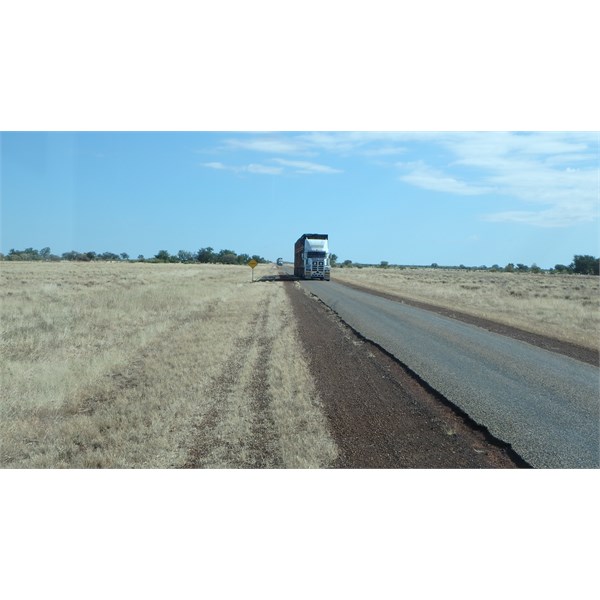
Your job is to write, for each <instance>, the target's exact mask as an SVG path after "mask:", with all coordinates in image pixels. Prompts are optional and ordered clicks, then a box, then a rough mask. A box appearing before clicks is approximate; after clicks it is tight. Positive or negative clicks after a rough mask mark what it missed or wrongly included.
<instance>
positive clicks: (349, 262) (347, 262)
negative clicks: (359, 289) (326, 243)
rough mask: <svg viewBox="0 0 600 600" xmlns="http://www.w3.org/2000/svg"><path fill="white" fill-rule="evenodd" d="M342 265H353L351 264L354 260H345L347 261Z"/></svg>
mask: <svg viewBox="0 0 600 600" xmlns="http://www.w3.org/2000/svg"><path fill="white" fill-rule="evenodd" d="M342 266H343V267H351V266H352V261H351V260H345V261H344V262H343V263H342Z"/></svg>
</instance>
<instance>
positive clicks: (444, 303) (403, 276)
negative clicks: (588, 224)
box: [332, 267, 600, 350]
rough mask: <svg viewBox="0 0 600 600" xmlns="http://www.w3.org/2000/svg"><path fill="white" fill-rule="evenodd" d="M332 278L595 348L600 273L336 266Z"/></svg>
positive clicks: (598, 339) (599, 339)
mask: <svg viewBox="0 0 600 600" xmlns="http://www.w3.org/2000/svg"><path fill="white" fill-rule="evenodd" d="M332 279H335V280H336V281H339V282H340V283H351V284H355V285H360V286H363V287H366V288H369V289H372V290H376V291H379V292H383V293H388V294H392V295H395V296H398V297H399V298H406V299H408V300H414V301H418V302H423V303H426V304H431V305H434V306H439V307H442V308H447V309H451V310H455V311H460V312H462V313H466V314H469V315H472V316H475V317H480V318H483V319H489V320H491V321H495V322H497V323H501V324H505V325H510V326H512V327H517V328H519V329H522V330H524V331H530V332H533V333H537V334H541V335H544V336H548V337H550V338H555V339H557V340H561V341H565V342H571V343H573V344H577V345H579V346H582V347H584V348H590V349H594V350H598V347H599V345H600V277H595V276H587V275H559V274H554V273H505V272H492V271H490V270H487V271H484V270H461V269H440V268H437V269H435V268H419V269H413V268H393V267H388V268H379V267H364V268H339V269H334V271H333V274H332Z"/></svg>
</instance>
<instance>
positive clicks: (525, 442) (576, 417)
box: [301, 281, 600, 468]
mask: <svg viewBox="0 0 600 600" xmlns="http://www.w3.org/2000/svg"><path fill="white" fill-rule="evenodd" d="M301 285H302V286H303V287H304V288H305V289H307V290H308V291H310V292H311V293H313V294H315V295H316V296H317V297H318V298H320V299H321V300H322V301H323V302H324V303H325V304H326V305H328V306H329V307H330V308H331V309H333V310H334V311H335V312H336V313H337V314H338V315H339V316H340V317H341V318H342V319H343V320H344V321H345V322H346V323H348V325H350V326H351V327H352V328H353V329H355V330H356V331H358V332H359V333H360V334H361V335H363V336H364V337H365V338H367V339H369V340H371V341H373V342H375V343H377V344H379V345H380V346H381V347H382V348H384V349H385V350H387V351H388V352H389V353H391V354H393V355H394V356H395V357H396V358H397V359H398V360H400V361H401V362H402V363H403V364H405V365H406V366H408V367H409V368H410V369H412V370H413V371H414V372H415V373H416V374H417V375H419V377H421V378H422V379H423V380H424V381H426V382H427V383H428V384H429V385H430V386H431V387H433V388H434V389H435V390H437V391H438V392H439V393H441V394H442V395H443V396H445V397H446V398H447V399H448V400H450V401H451V402H452V403H454V404H455V405H457V406H459V407H460V408H461V409H462V410H464V411H465V412H466V413H467V414H468V415H469V416H470V417H471V418H472V419H474V420H475V421H476V422H478V423H480V424H481V425H484V426H485V427H487V429H488V430H489V431H490V432H491V433H492V434H493V435H494V436H496V437H497V438H499V439H501V440H503V441H505V442H508V443H509V444H511V445H512V447H513V449H514V450H515V451H516V452H517V453H518V454H519V455H520V456H521V457H522V458H523V459H524V460H526V461H527V462H528V463H529V464H531V465H532V466H534V467H538V468H598V467H599V466H600V415H599V405H600V374H599V370H598V368H597V367H594V366H592V365H589V364H586V363H583V362H579V361H577V360H574V359H572V358H569V357H566V356H562V355H559V354H555V353H552V352H548V351H546V350H543V349H541V348H538V347H536V346H532V345H530V344H527V343H525V342H521V341H518V340H514V339H512V338H509V337H505V336H502V335H499V334H495V333H491V332H489V331H487V330H484V329H481V328H479V327H476V326H474V325H469V324H466V323H463V322H461V321H457V320H454V319H450V318H447V317H443V316H441V315H438V314H435V313H433V312H429V311H426V310H422V309H419V308H415V307H412V306H408V305H405V304H402V303H401V302H394V301H392V300H387V299H385V298H381V297H379V296H375V295H373V294H368V293H365V292H360V291H357V290H354V289H351V288H349V287H346V286H344V285H341V284H339V283H335V282H334V281H330V282H320V281H302V282H301Z"/></svg>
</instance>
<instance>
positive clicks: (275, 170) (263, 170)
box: [245, 164, 283, 175]
mask: <svg viewBox="0 0 600 600" xmlns="http://www.w3.org/2000/svg"><path fill="white" fill-rule="evenodd" d="M245 170H246V171H248V172H249V173H260V174H262V175H279V174H280V173H281V172H282V171H283V169H282V168H281V167H270V166H267V165H256V164H251V165H248V166H247V167H246V169H245Z"/></svg>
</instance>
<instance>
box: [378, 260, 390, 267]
mask: <svg viewBox="0 0 600 600" xmlns="http://www.w3.org/2000/svg"><path fill="white" fill-rule="evenodd" d="M389 265H390V263H389V262H388V261H387V260H382V261H381V262H380V263H379V266H380V267H381V268H382V269H387V268H388V267H389Z"/></svg>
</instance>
